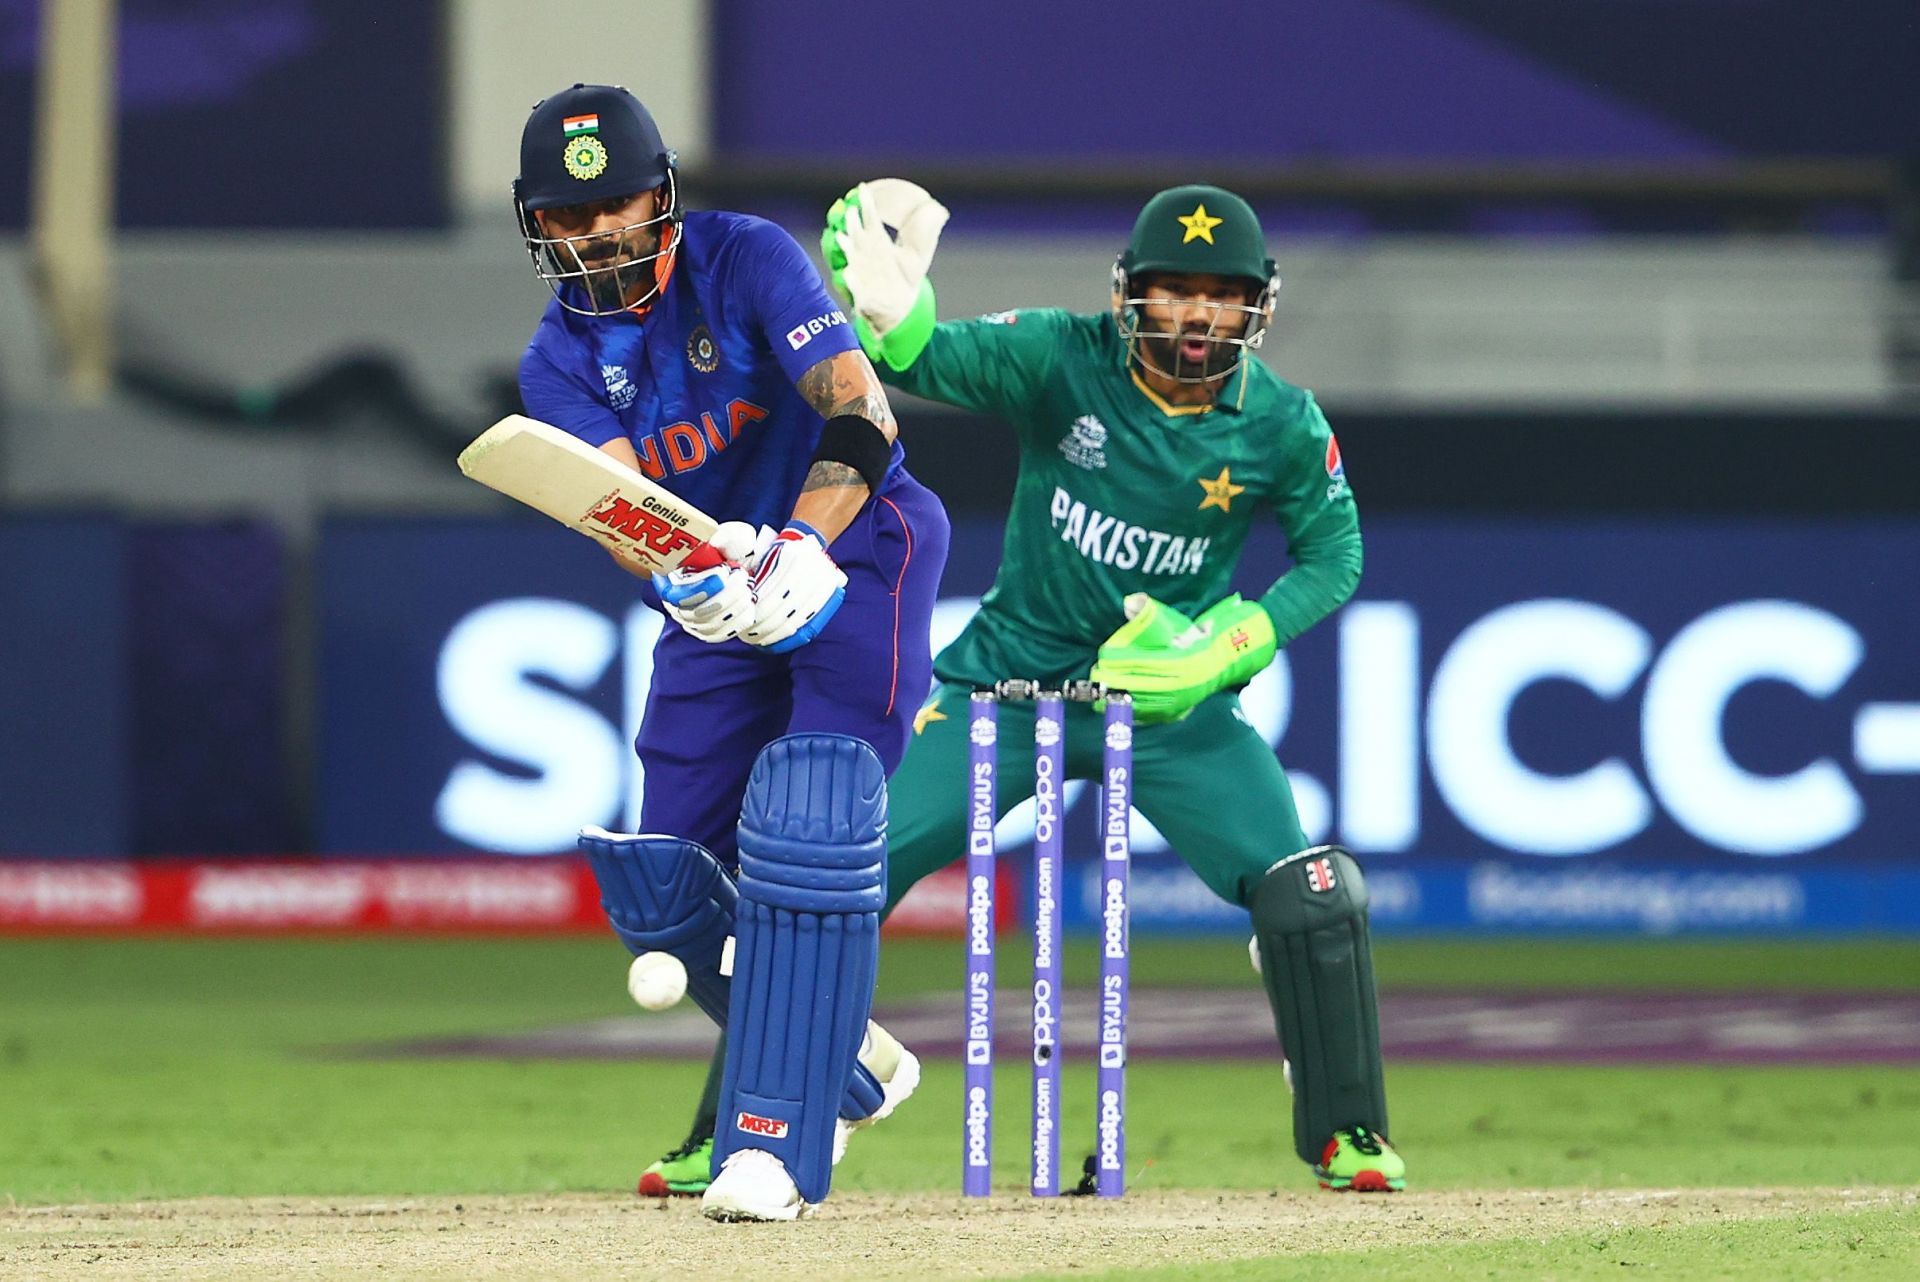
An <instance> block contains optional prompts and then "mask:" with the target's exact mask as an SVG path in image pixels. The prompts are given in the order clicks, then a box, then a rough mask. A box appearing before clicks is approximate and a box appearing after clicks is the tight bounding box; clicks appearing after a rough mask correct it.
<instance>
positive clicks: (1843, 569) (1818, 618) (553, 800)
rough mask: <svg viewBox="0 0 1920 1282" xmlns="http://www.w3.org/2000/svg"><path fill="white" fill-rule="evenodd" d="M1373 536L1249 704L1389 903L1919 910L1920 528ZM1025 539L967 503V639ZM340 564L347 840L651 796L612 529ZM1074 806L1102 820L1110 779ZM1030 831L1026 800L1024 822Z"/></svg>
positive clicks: (436, 530) (1644, 528)
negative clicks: (1100, 799)
mask: <svg viewBox="0 0 1920 1282" xmlns="http://www.w3.org/2000/svg"><path fill="white" fill-rule="evenodd" d="M1366 534H1367V572H1366V577H1365V579H1364V581H1363V582H1362V585H1361V588H1360V592H1359V593H1358V595H1357V596H1356V598H1355V599H1354V601H1353V602H1352V603H1350V604H1349V605H1348V606H1347V607H1346V608H1345V609H1344V610H1343V611H1342V612H1341V613H1340V614H1339V615H1337V616H1336V617H1335V618H1333V619H1331V620H1328V621H1327V622H1325V623H1323V624H1321V625H1320V626H1319V627H1317V628H1316V629H1314V630H1313V631H1311V632H1310V633H1308V635H1306V636H1305V637H1303V638H1301V639H1300V640H1298V641H1296V642H1295V643H1294V644H1293V645H1292V646H1291V647H1290V648H1289V649H1288V651H1287V652H1286V653H1285V654H1284V655H1282V656H1281V658H1280V659H1279V661H1277V662H1276V663H1275V664H1274V665H1273V666H1272V667H1271V668H1270V669H1269V670H1268V671H1267V672H1265V673H1263V674H1262V675H1261V676H1260V677H1259V678H1257V679H1256V680H1255V681H1254V682H1253V683H1252V684H1251V685H1250V686H1249V687H1248V688H1247V690H1246V691H1245V692H1244V694H1243V696H1242V704H1243V707H1244V709H1245V712H1246V715H1247V717H1248V719H1249V720H1250V721H1251V722H1252V724H1253V725H1255V726H1256V727H1257V728H1258V729H1259V730H1260V731H1261V733H1262V734H1263V735H1265V736H1266V737H1267V738H1268V740H1269V741H1271V742H1272V743H1273V744H1274V745H1275V749H1276V751H1277V752H1278V754H1279V756H1280V759H1281V761H1282V762H1283V763H1284V764H1285V765H1286V766H1287V768H1288V771H1289V775H1290V778H1291V779H1292V782H1293V785H1294V790H1295V794H1296V798H1297V800H1298V803H1299V808H1300V812H1301V818H1302V820H1303V822H1304V824H1305V826H1306V829H1307V831H1308V834H1309V836H1310V837H1311V838H1313V839H1314V840H1316V841H1340V842H1342V843H1344V844H1346V845H1348V846H1349V847H1351V848H1352V849H1354V850H1355V851H1356V852H1358V853H1359V854H1360V855H1361V856H1362V858H1363V859H1364V860H1365V862H1366V865H1367V868H1368V872H1369V878H1370V881H1371V882H1372V884H1373V887H1374V896H1375V912H1376V916H1377V917H1378V919H1379V920H1380V922H1381V924H1382V925H1383V926H1387V927H1392V926H1395V925H1403V926H1407V927H1413V928H1422V929H1450V928H1463V927H1473V928H1476V929H1510V930H1531V929H1579V930H1630V931H1648V932H1670V931H1683V930H1790V929H1800V928H1809V927H1811V928H1826V929H1865V928H1877V929H1905V930H1912V929H1920V908H1917V907H1916V905H1920V836H1916V834H1920V661H1916V658H1915V653H1914V650H1913V638H1914V637H1915V636H1917V635H1920V597H1917V596H1916V594H1915V593H1914V592H1913V591H1912V581H1913V567H1914V566H1916V565H1920V526H1916V525H1914V524H1912V523H1884V522H1883V523H1859V524H1848V523H1840V522H1827V523H1818V524H1815V523H1808V524H1802V525H1784V524H1760V523H1752V522H1705V521H1662V522H1628V521H1619V520H1611V521H1596V522H1582V523H1574V522H1559V521H1518V520H1516V521H1506V522H1500V521H1485V520H1475V521H1465V520H1462V521H1431V520H1421V521H1416V520H1375V521H1370V522H1368V523H1367V527H1366ZM999 537H1000V528H999V526H998V524H997V523H996V522H992V521H985V520H976V521H967V520H961V521H957V522H956V525H955V530H954V537H953V554H952V561H951V562H950V565H949V568H948V573H947V576H946V580H945V586H944V588H943V592H944V594H945V599H944V600H943V602H942V604H941V606H940V608H939V611H938V612H937V615H936V619H935V643H936V644H940V643H942V642H944V640H946V639H947V638H949V637H951V636H952V635H954V634H955V633H956V632H957V631H958V629H959V628H960V626H961V625H962V624H963V623H964V621H965V619H966V618H967V616H968V615H969V614H970V613H971V611H972V610H973V609H974V608H975V603H976V602H977V599H978V595H979V593H980V592H981V591H983V590H984V588H985V587H986V585H987V584H988V583H989V582H990V581H991V576H992V573H993V570H994V568H995V567H996V566H997V564H998V560H999ZM1284 565H1285V556H1284V541H1283V539H1282V537H1281V535H1280V532H1279V531H1278V530H1277V529H1268V530H1261V531H1257V532H1256V535H1255V537H1254V538H1253V539H1252V540H1251V541H1250V542H1249V545H1248V550H1247V554H1246V556H1245V558H1244V560H1243V562H1242V566H1243V574H1242V576H1241V580H1240V582H1239V583H1238V585H1237V586H1240V587H1241V588H1242V589H1243V590H1249V589H1250V590H1254V591H1257V590H1259V589H1260V588H1263V587H1264V586H1265V585H1266V583H1267V582H1269V581H1271V579H1272V578H1273V577H1274V576H1275V575H1277V574H1278V573H1279V572H1280V571H1281V570H1282V569H1283V568H1284ZM320 589H321V601H320V605H321V617H322V637H321V657H320V662H321V668H320V674H321V713H322V726H323V736H322V767H323V775H322V781H321V782H322V786H321V790H320V816H319V819H320V842H321V845H322V847H323V848H324V849H326V850H327V851H330V852H335V853H341V854H394V853H421V852H448V853H452V852H470V851H474V850H492V851H501V852H507V853H519V854H535V853H544V852H550V851H554V850H560V849H565V848H567V847H568V846H570V844H571V839H572V834H573V832H574V831H575V830H577V829H578V828H579V827H580V826H581V825H583V824H589V823H594V824H605V825H609V826H614V827H619V826H622V825H624V824H627V823H630V822H631V817H632V816H633V815H634V814H635V813H636V811H637V803H638V798H639V795H640V789H641V788H643V787H644V783H645V780H644V777H643V775H642V772H641V771H640V769H639V766H638V763H637V762H635V761H634V759H633V757H632V753H631V751H630V750H629V749H628V747H627V745H628V744H629V743H630V742H631V739H632V736H633V733H634V730H635V729H636V727H637V723H638V717H639V710H640V708H641V707H642V706H643V702H644V697H645V689H646V683H647V679H648V677H649V675H650V671H651V658H650V646H651V644H652V641H653V639H654V638H655V637H656V636H657V635H658V630H659V627H660V621H659V618H658V616H656V615H654V614H653V613H652V612H650V611H648V610H647V609H645V608H644V607H641V606H638V605H637V604H635V602H634V592H633V590H632V587H631V585H630V581H629V580H627V579H626V577H625V576H624V575H623V574H622V573H621V572H620V571H618V570H617V569H615V568H614V567H613V566H612V565H611V564H610V563H608V562H607V561H606V558H605V557H604V556H603V555H602V554H600V553H599V552H598V551H597V550H596V549H594V548H593V547H592V546H591V545H589V544H587V543H586V542H585V541H584V540H581V539H579V538H577V537H576V536H574V535H571V534H569V533H567V532H566V531H563V530H560V529H557V528H549V527H546V526H543V525H540V524H538V523H530V522H522V521H504V520H503V521H481V520H473V521H447V520H405V521H379V520H361V519H352V520H336V521H334V522H332V523H330V525H329V526H328V528H327V530H326V532H325V535H324V548H323V561H322V571H321V576H320ZM690 732H691V731H690ZM1008 783H1009V784H1010V783H1011V781H1008ZM1065 800H1066V803H1067V806H1068V812H1069V820H1068V822H1069V828H1070V832H1073V833H1074V834H1075V835H1076V839H1077V840H1078V841H1080V842H1081V843H1082V844H1083V847H1084V846H1085V845H1086V844H1087V843H1088V842H1089V839H1090V835H1091V832H1090V830H1091V824H1092V820H1091V818H1090V817H1089V816H1090V811H1091V801H1090V799H1087V797H1086V795H1085V794H1084V792H1083V791H1082V790H1081V789H1079V788H1077V787H1070V788H1069V789H1068V790H1067V792H1066V798H1065ZM956 801H957V799H956ZM1083 828H1084V829H1087V830H1088V831H1086V832H1080V831H1079V830H1080V829H1083ZM1029 831H1030V819H1027V818H1025V817H1024V816H1023V814H1022V812H1021V811H1019V810H1016V811H1015V813H1013V814H1011V815H1009V816H1008V817H1007V819H1006V820H1005V821H1004V822H1003V827H1002V839H1003V845H1004V846H1005V847H1006V848H1008V849H1010V850H1015V851H1017V850H1019V849H1020V848H1021V847H1022V846H1023V845H1024V842H1025V839H1026V834H1027V832H1029ZM1136 833H1137V837H1136V852H1137V859H1138V865H1139V874H1138V876H1139V890H1138V892H1137V894H1136V903H1137V912H1138V913H1139V918H1138V920H1139V922H1140V925H1141V927H1142V928H1143V929H1155V928H1168V929H1180V928H1191V929H1213V928H1219V927H1223V926H1224V927H1228V928H1236V929H1237V928H1238V927H1237V925H1235V923H1236V922H1244V915H1243V914H1241V913H1239V911H1238V910H1236V909H1231V908H1228V907H1226V906H1224V905H1217V904H1215V903H1214V902H1213V901H1212V900H1211V899H1210V898H1208V896H1207V893H1206V891H1205V890H1204V888H1203V887H1201V886H1200V885H1199V883H1198V882H1197V881H1196V880H1194V879H1193V878H1191V876H1189V875H1188V874H1187V873H1186V872H1185V870H1184V867H1183V866H1182V865H1180V864H1179V863H1178V860H1177V857H1176V856H1175V855H1174V854H1173V853H1172V852H1170V851H1168V850H1167V849H1166V847H1165V843H1164V842H1163V841H1162V840H1161V839H1160V838H1159V836H1158V834H1157V833H1155V832H1154V831H1153V829H1152V826H1151V824H1150V823H1148V822H1146V821H1145V819H1144V818H1140V819H1137V820H1136ZM955 853H956V855H957V854H958V853H959V852H958V851H956V852H955ZM1286 853H1290V852H1286V851H1276V852H1275V857H1276V858H1278V857H1279V856H1281V855H1283V854H1286ZM1069 898H1070V901H1071V900H1072V898H1073V897H1071V896H1070V897H1069ZM1068 911H1069V920H1070V921H1071V920H1072V919H1073V917H1075V916H1078V915H1079V909H1078V907H1076V906H1075V905H1074V904H1073V903H1072V902H1070V903H1069V906H1068Z"/></svg>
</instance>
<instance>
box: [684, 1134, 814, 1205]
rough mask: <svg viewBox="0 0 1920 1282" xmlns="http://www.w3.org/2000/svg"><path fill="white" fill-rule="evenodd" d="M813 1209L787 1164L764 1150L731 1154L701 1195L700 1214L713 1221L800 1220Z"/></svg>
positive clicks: (744, 1149)
mask: <svg viewBox="0 0 1920 1282" xmlns="http://www.w3.org/2000/svg"><path fill="white" fill-rule="evenodd" d="M812 1210H813V1207H811V1206H809V1205H808V1204H807V1203H806V1202H805V1201H804V1200H802V1199H801V1197H800V1186H799V1185H797V1184H795V1183H794V1182H793V1176H791V1175H789V1174H787V1168H786V1166H785V1164H784V1163H782V1162H781V1161H780V1159H779V1158H777V1157H775V1156H774V1155H773V1154H771V1153H769V1152H767V1151H766V1150H765V1149H761V1148H743V1149H737V1150H735V1151H734V1152H732V1153H730V1154H728V1155H727V1160H726V1161H725V1162H723V1163H722V1164H721V1166H720V1173H719V1174H718V1175H716V1176H714V1177H713V1183H711V1184H709V1185H707V1191H706V1192H705V1193H703V1194H701V1196H700V1213H701V1214H702V1215H705V1216H706V1217H707V1218H708V1219H710V1220H726V1221H733V1220H797V1219H799V1218H800V1217H801V1216H803V1215H806V1214H808V1213H810V1212H811V1211H812Z"/></svg>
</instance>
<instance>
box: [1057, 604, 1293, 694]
mask: <svg viewBox="0 0 1920 1282" xmlns="http://www.w3.org/2000/svg"><path fill="white" fill-rule="evenodd" d="M1278 648H1279V647H1278V645H1277V643H1276V640H1275V637H1274V633H1273V619H1272V618H1271V617H1270V616H1269V615H1268V614H1267V612H1266V610H1265V608H1263V607H1262V606H1261V605H1260V603H1259V602H1257V601H1243V600H1241V599H1240V597H1239V596H1237V595H1235V596H1230V597H1228V598H1227V599H1226V600H1224V601H1222V602H1220V603H1219V604H1218V605H1216V606H1214V607H1213V608H1212V609H1210V610H1208V611H1207V612H1206V613H1205V614H1202V615H1201V616H1200V617H1199V618H1197V619H1194V620H1192V621H1191V622H1189V621H1188V620H1187V618H1186V617H1185V616H1184V615H1182V614H1181V613H1180V612H1179V611H1178V610H1176V609H1174V608H1173V607H1172V606H1169V605H1165V604H1163V603H1161V602H1159V601H1156V600H1154V599H1153V598H1152V597H1150V596H1148V595H1146V594H1145V593H1144V592H1136V593H1134V594H1133V595H1132V596H1130V597H1128V598H1127V621H1126V622H1125V623H1123V624H1121V625H1120V627H1119V628H1118V629H1117V630H1116V631H1115V632H1114V634H1113V635H1112V636H1110V637H1108V638H1107V639H1106V641H1105V642H1103V643H1102V644H1101V646H1100V654H1099V657H1098V658H1097V659H1096V660H1095V661H1094V665H1093V674H1092V675H1093V679H1094V680H1095V681H1098V682H1100V683H1101V684H1103V685H1108V686H1112V687H1114V688H1115V689H1118V690H1125V691H1127V692H1128V693H1130V694H1131V695H1132V696H1133V716H1134V719H1135V720H1136V721H1139V722H1143V723H1149V724H1150V723H1152V722H1156V721H1178V720H1180V718H1182V717H1184V716H1186V715H1187V714H1188V713H1189V712H1192V711H1193V710H1194V708H1196V707H1198V706H1199V704H1200V701H1201V700H1202V699H1205V698H1206V697H1207V696H1208V695H1210V694H1212V693H1214V692H1215V691H1217V690H1225V689H1228V688H1230V687H1233V686H1241V685H1245V684H1246V683H1247V682H1248V681H1251V680H1252V679H1253V677H1254V674H1256V673H1257V672H1259V671H1260V670H1261V669H1262V668H1264V667H1266V666H1267V665H1268V664H1269V663H1272V662H1273V656H1274V652H1275V651H1276V650H1277V649H1278Z"/></svg>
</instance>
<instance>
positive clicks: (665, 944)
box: [579, 828, 740, 1028]
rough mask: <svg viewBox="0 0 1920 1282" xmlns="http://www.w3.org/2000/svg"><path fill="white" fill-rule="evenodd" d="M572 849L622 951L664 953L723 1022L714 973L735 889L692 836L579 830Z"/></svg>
mask: <svg viewBox="0 0 1920 1282" xmlns="http://www.w3.org/2000/svg"><path fill="white" fill-rule="evenodd" d="M579 845H580V849H581V850H582V851H584V852H585V853H586V856H587V862H588V863H590V864H592V865H593V878H594V880H595V881H597V882H599V883H600V906H601V907H602V908H604V909H605V910H606V913H607V921H608V922H610V923H611V924H612V925H613V933H614V934H616V935H618V936H620V942H621V943H623V944H625V945H626V946H627V951H629V952H631V953H632V954H633V955H634V956H636V957H638V956H639V955H640V954H641V953H647V952H659V953H671V954H673V955H674V956H675V957H678V958H679V959H680V961H681V963H682V964H683V965H685V966H686V968H687V992H688V994H689V995H691V996H692V998H693V1000H694V1003H695V1004H696V1005H697V1006H699V1007H700V1009H701V1010H703V1011H705V1012H706V1013H707V1016H708V1018H710V1019H712V1020H713V1022H714V1023H716V1024H718V1025H720V1026H721V1027H722V1028H724V1027H726V1023H727V990H728V987H729V985H728V982H727V979H726V977H725V976H724V975H722V974H721V973H720V959H721V956H722V954H723V953H724V951H725V949H726V944H727V936H729V935H731V934H733V917H734V911H735V905H736V903H737V902H738V901H739V898H740V896H739V892H738V891H736V890H735V889H734V888H733V879H732V878H731V877H729V876H727V872H726V869H724V868H722V867H721V866H720V861H719V860H717V859H715V858H714V857H713V856H712V855H711V854H709V853H708V851H707V848H706V847H705V846H702V845H701V844H700V843H699V842H697V841H684V840H682V839H681V838H679V837H662V836H654V835H651V834H648V835H633V834H628V833H615V832H607V831H606V830H605V829H602V828H587V829H583V830H582V831H581V833H580V838H579Z"/></svg>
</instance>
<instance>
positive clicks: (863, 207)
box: [820, 178, 948, 370]
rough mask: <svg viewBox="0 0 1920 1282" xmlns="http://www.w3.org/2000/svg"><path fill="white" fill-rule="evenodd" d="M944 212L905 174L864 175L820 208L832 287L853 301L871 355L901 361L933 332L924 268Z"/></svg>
mask: <svg viewBox="0 0 1920 1282" xmlns="http://www.w3.org/2000/svg"><path fill="white" fill-rule="evenodd" d="M947 216H948V215H947V207H946V206H945V205H942V204H941V203H940V202H939V201H937V200H935V199H934V198H933V197H932V196H931V195H929V194H928V193H927V189H926V188H924V187H922V186H920V185H919V184H917V183H911V182H908V181H907V180H906V179H904V178H875V179H873V180H872V181H870V182H863V183H861V184H860V185H859V186H857V187H855V188H854V189H853V190H851V191H849V192H848V193H847V194H846V195H844V196H842V197H841V198H840V199H839V200H836V201H834V202H833V205H832V207H831V208H829V209H828V210H827V226H826V230H824V231H822V232H821V233H820V254H821V257H822V258H824V259H825V260H826V264H827V272H828V276H829V280H830V283H831V284H832V286H833V288H834V291H835V292H836V293H838V294H839V295H840V296H841V297H842V298H844V299H846V300H847V302H848V304H849V305H850V306H851V307H852V309H853V328H854V333H855V334H856V335H858V336H859V339H860V345H861V347H863V348H865V349H866V353H867V356H868V357H869V358H870V359H872V360H875V361H885V362H886V363H887V364H888V365H891V366H892V367H893V368H894V369H897V370H903V369H906V368H907V367H908V366H909V365H912V364H913V363H914V361H916V360H918V359H919V357H920V353H921V352H922V351H923V350H924V349H925V348H926V345H927V340H928V339H930V338H931V337H932V336H933V325H934V316H935V312H934V301H933V282H931V281H929V280H928V279H927V268H928V267H930V266H931V265H932V263H933V251H934V250H935V249H936V248H937V247H938V246H939V244H940V229H941V228H943V227H945V226H946V225H947ZM889 227H891V228H893V235H888V234H887V229H888V228H889Z"/></svg>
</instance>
